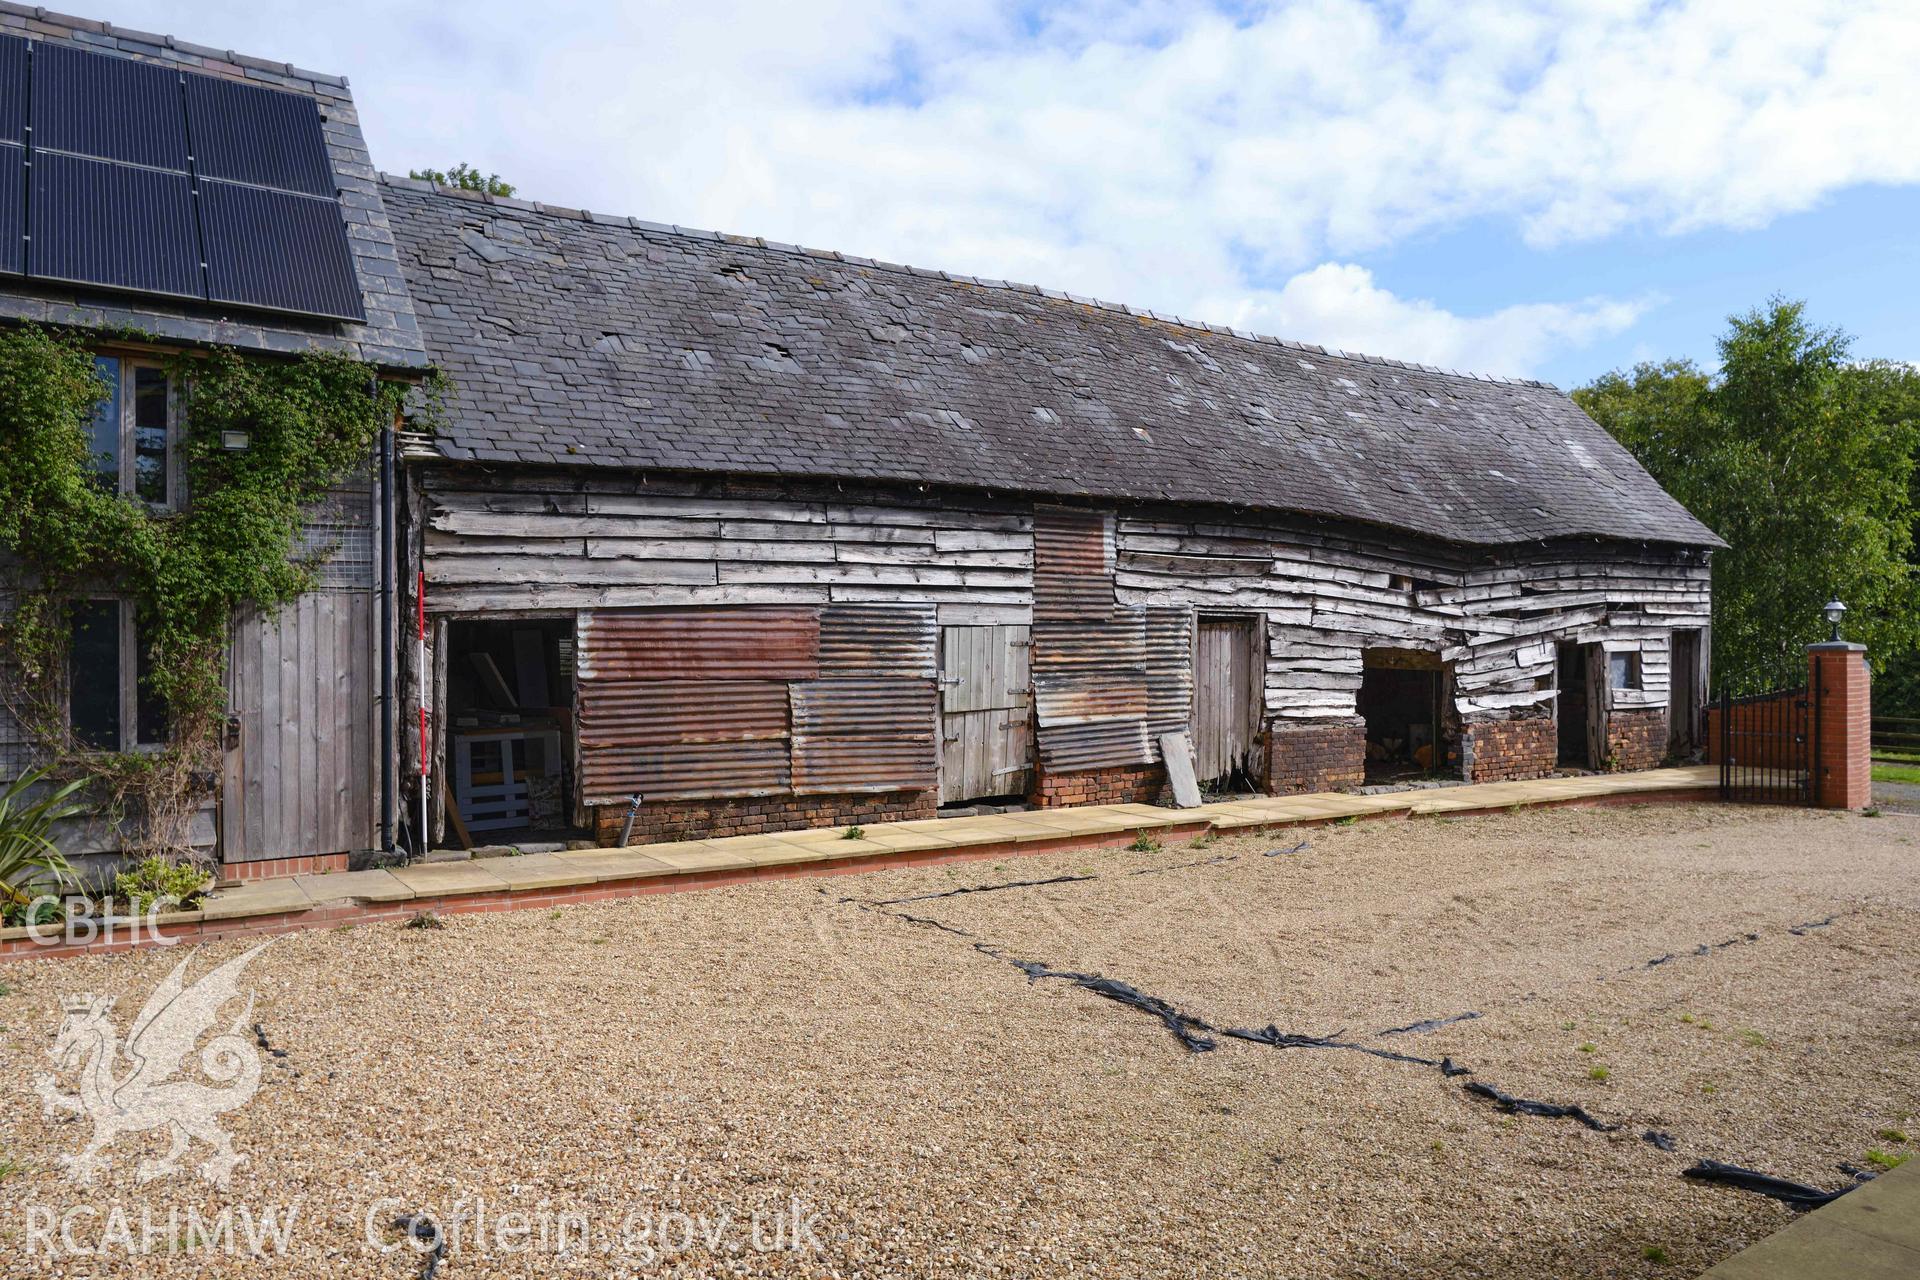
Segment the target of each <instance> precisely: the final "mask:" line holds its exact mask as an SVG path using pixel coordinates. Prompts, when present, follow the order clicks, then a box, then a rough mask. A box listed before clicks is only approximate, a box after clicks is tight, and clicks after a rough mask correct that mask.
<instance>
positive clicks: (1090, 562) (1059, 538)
mask: <svg viewBox="0 0 1920 1280" xmlns="http://www.w3.org/2000/svg"><path fill="white" fill-rule="evenodd" d="M1113 602H1114V592H1113V516H1112V515H1111V514H1108V513H1106V512H1100V511H1072V510H1066V509H1063V508H1058V507H1040V508H1037V509H1036V510H1035V511H1034V513H1033V616H1034V620H1035V621H1036V622H1039V621H1042V620H1045V619H1066V618H1076V619H1077V618H1092V619H1100V618H1107V617H1111V616H1112V614H1113Z"/></svg>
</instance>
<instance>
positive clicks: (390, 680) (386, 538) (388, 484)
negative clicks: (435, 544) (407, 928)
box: [376, 385, 397, 854]
mask: <svg viewBox="0 0 1920 1280" xmlns="http://www.w3.org/2000/svg"><path fill="white" fill-rule="evenodd" d="M376 393H377V385H376ZM393 473H394V466H393V423H392V422H383V423H382V424H381V425H380V551H379V555H380V609H379V617H380V852H381V853H383V854H391V853H392V852H393V850H394V840H393V810H394V804H393V792H394V767H393V690H394V685H395V683H396V682H395V680H394V670H393V657H394V653H393V625H394V618H395V617H396V616H397V615H396V613H395V610H394V579H395V574H394V564H393V554H394V547H395V545H396V539H395V536H394V528H393V521H394V508H395V503H394V501H393Z"/></svg>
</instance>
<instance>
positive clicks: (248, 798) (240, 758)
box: [220, 590, 379, 863]
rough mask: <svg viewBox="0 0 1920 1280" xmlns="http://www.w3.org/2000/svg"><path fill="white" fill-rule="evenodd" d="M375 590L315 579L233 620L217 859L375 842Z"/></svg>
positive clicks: (328, 850) (255, 858) (320, 852)
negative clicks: (269, 613) (324, 585)
mask: <svg viewBox="0 0 1920 1280" xmlns="http://www.w3.org/2000/svg"><path fill="white" fill-rule="evenodd" d="M373 613H374V609H373V596H372V594H371V593H369V592H362V591H325V590H322V591H313V592H309V593H308V594H306V595H303V596H301V597H300V598H299V599H298V600H295V601H294V602H293V603H292V604H289V605H288V606H287V607H286V608H284V609H282V610H281V611H280V612H279V613H278V614H277V615H275V616H274V617H271V618H267V617H261V616H260V615H258V614H252V615H248V616H246V617H243V618H241V619H240V620H238V621H237V622H236V623H235V624H234V628H233V641H232V645H233V647H232V650H231V659H230V661H229V663H228V685H229V699H230V702H229V705H230V707H231V708H232V714H233V716H234V719H235V720H237V721H238V732H237V733H235V734H233V735H232V736H231V738H230V739H229V749H228V751H227V753H226V759H225V762H224V766H223V776H222V779H221V783H222V786H221V800H220V856H221V860H222V861H223V862H227V863H239V862H260V861H264V860H266V859H272V858H296V857H314V856H325V855H328V854H339V853H349V852H352V851H353V850H356V849H366V848H370V847H372V846H373V844H374V842H375V831H374V828H375V825H376V823H377V820H378V818H377V812H376V811H377V809H378V807H379V805H378V791H377V788H378V773H377V772H376V770H377V768H378V764H377V761H376V756H377V755H378V752H377V751H376V749H375V743H374V741H373V736H374V734H373V726H374V719H373V702H374V698H373V694H374V672H375V671H376V670H377V667H376V665H375V662H374V652H373V639H374V636H373V631H374V627H373Z"/></svg>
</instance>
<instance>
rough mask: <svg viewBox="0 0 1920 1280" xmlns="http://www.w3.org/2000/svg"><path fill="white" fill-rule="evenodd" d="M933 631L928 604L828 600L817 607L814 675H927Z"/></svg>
mask: <svg viewBox="0 0 1920 1280" xmlns="http://www.w3.org/2000/svg"><path fill="white" fill-rule="evenodd" d="M936 634H937V632H936V630H935V626H934V610H933V608H932V606H930V605H928V606H918V605H916V606H911V607H895V606H892V605H840V604H837V605H829V606H827V607H826V608H825V609H823V610H821V612H820V674H821V675H823V676H897V677H901V678H903V679H915V680H931V679H932V678H933V674H934V637H935V635H936Z"/></svg>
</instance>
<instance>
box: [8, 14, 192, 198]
mask: <svg viewBox="0 0 1920 1280" xmlns="http://www.w3.org/2000/svg"><path fill="white" fill-rule="evenodd" d="M32 99H33V101H32V111H33V115H32V119H33V147H34V150H35V151H43V150H52V151H70V152H72V153H74V154H75V155H83V156H93V157H95V158H96V159H100V160H119V161H123V162H124V163H127V164H144V165H151V166H153V167H154V168H156V169H177V170H179V171H181V172H183V173H184V172H185V171H186V168H187V112H186V108H185V106H184V105H183V104H182V103H181V101H180V73H179V72H178V71H175V70H173V69H171V68H168V67H163V66H158V65H156V64H154V63H151V62H135V61H133V60H132V59H130V58H113V57H109V56H107V55H106V54H103V53H87V52H84V51H83V50H79V49H74V48H70V47H68V46H66V45H59V44H45V43H42V44H38V45H36V46H34V51H33V93H32Z"/></svg>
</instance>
